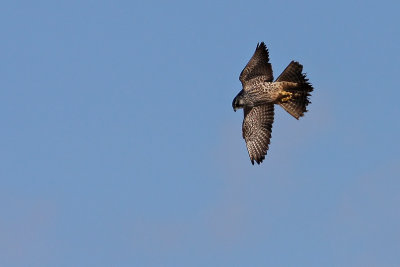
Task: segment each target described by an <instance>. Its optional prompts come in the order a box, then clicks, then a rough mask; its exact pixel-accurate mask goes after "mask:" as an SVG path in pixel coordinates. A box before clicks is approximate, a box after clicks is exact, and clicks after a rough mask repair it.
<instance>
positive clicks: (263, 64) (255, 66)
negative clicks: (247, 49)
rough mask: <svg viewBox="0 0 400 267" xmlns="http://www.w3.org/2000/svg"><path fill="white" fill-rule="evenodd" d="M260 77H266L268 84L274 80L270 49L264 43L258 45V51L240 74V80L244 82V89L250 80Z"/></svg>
mask: <svg viewBox="0 0 400 267" xmlns="http://www.w3.org/2000/svg"><path fill="white" fill-rule="evenodd" d="M258 76H265V81H267V82H272V81H273V79H274V76H273V74H272V66H271V63H269V53H268V49H267V47H266V46H265V44H264V42H261V43H260V44H257V48H256V51H255V52H254V55H253V56H252V57H251V59H250V61H249V62H248V63H247V65H246V67H245V68H244V69H243V70H242V72H241V73H240V76H239V80H240V81H241V82H242V85H243V87H245V86H244V85H245V83H246V82H247V81H248V80H250V79H252V78H255V77H258Z"/></svg>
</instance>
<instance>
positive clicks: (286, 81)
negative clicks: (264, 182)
mask: <svg viewBox="0 0 400 267" xmlns="http://www.w3.org/2000/svg"><path fill="white" fill-rule="evenodd" d="M302 71H303V65H301V64H300V63H299V62H296V61H292V62H290V64H289V65H288V66H287V67H286V69H285V70H284V71H283V72H282V74H281V75H280V76H279V77H278V79H276V80H275V82H274V81H273V80H274V78H273V74H272V66H271V63H269V53H268V49H267V47H266V46H265V44H264V42H261V43H259V44H257V48H256V51H255V52H254V55H253V56H252V57H251V59H250V61H249V62H248V63H247V65H246V67H245V68H244V69H243V70H242V72H241V73H240V76H239V80H240V82H241V83H242V86H243V89H242V90H241V91H240V92H239V93H238V95H237V96H236V97H235V98H234V99H233V102H232V107H233V110H234V111H236V110H237V109H240V108H243V111H244V119H243V124H242V134H243V138H244V140H245V141H246V146H247V151H248V152H249V156H250V160H251V163H252V164H253V165H254V161H255V162H257V164H260V163H261V162H262V161H263V160H264V159H265V155H266V154H267V150H268V146H269V143H270V139H271V131H272V123H273V122H274V105H275V104H276V105H279V106H281V107H282V108H283V109H285V110H286V111H287V112H288V113H289V114H290V115H292V116H293V117H295V118H296V119H299V118H300V117H302V116H303V115H304V113H305V112H307V109H306V108H307V105H308V104H309V103H311V102H310V100H309V97H310V95H311V94H310V93H311V92H312V91H313V87H312V85H311V84H310V83H309V82H308V79H307V78H306V75H305V74H304V73H302Z"/></svg>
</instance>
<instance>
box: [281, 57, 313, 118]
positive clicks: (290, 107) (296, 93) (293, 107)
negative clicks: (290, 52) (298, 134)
mask: <svg viewBox="0 0 400 267" xmlns="http://www.w3.org/2000/svg"><path fill="white" fill-rule="evenodd" d="M302 71H303V66H302V65H301V64H300V63H299V62H296V61H292V62H290V64H289V66H287V67H286V69H285V70H284V71H283V72H282V74H281V75H280V76H279V77H278V79H276V81H277V82H292V83H296V86H290V87H288V88H285V91H288V92H291V93H292V97H291V99H290V100H289V101H287V102H285V103H280V104H279V105H280V106H281V107H283V108H284V109H285V110H286V111H287V112H288V113H289V114H290V115H292V116H293V117H295V118H296V119H299V118H300V117H302V116H303V115H304V113H305V112H307V105H308V104H310V103H311V102H310V100H309V96H311V94H310V93H311V92H312V91H313V89H314V88H313V87H312V85H311V84H310V83H309V82H308V79H307V78H306V75H305V74H304V73H302Z"/></svg>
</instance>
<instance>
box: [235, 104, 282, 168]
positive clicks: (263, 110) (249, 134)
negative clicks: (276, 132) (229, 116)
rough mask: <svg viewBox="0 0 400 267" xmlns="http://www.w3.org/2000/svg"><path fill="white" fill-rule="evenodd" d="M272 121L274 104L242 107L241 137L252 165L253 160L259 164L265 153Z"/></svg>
mask: <svg viewBox="0 0 400 267" xmlns="http://www.w3.org/2000/svg"><path fill="white" fill-rule="evenodd" d="M273 122H274V104H267V105H262V106H256V107H254V108H245V109H244V119H243V125H242V131H243V138H244V140H245V141H246V146H247V151H248V152H249V156H250V160H251V163H252V164H253V165H254V161H256V162H257V163H258V164H260V163H261V162H262V161H263V160H264V158H265V155H266V154H267V150H268V146H269V143H270V139H271V132H272V123H273Z"/></svg>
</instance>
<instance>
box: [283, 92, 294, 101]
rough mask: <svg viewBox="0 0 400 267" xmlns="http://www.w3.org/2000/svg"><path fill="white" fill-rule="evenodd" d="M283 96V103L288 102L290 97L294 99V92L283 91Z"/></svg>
mask: <svg viewBox="0 0 400 267" xmlns="http://www.w3.org/2000/svg"><path fill="white" fill-rule="evenodd" d="M281 96H285V97H283V98H282V99H281V102H282V103H285V102H288V101H289V100H290V99H292V96H293V93H291V92H287V91H282V92H281Z"/></svg>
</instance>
